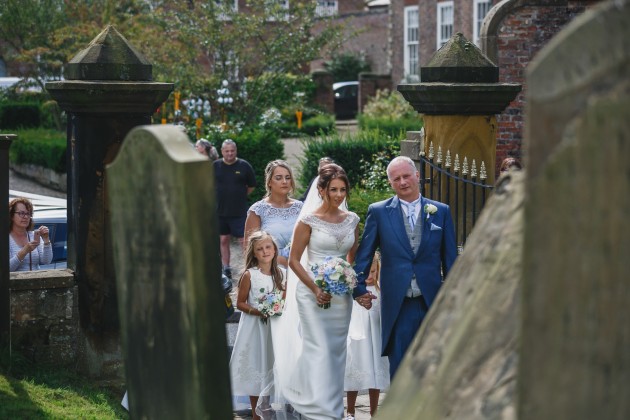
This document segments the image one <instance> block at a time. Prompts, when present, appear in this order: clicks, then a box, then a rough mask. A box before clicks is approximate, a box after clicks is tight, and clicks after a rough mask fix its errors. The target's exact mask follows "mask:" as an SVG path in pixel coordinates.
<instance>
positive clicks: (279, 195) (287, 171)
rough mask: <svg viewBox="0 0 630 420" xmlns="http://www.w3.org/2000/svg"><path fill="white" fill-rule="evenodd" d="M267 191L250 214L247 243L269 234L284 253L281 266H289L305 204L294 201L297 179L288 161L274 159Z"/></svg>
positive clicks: (269, 170)
mask: <svg viewBox="0 0 630 420" xmlns="http://www.w3.org/2000/svg"><path fill="white" fill-rule="evenodd" d="M265 189H266V190H267V194H265V196H264V197H263V198H262V200H260V201H257V202H256V203H254V204H252V206H251V207H250V208H249V210H248V211H247V219H246V220H245V240H244V241H243V243H247V240H248V238H249V235H250V234H251V233H252V232H255V231H257V230H264V231H265V232H268V233H269V234H271V236H272V237H273V239H274V241H275V242H276V245H278V249H279V250H280V252H279V255H278V264H280V265H282V266H284V267H287V265H288V260H287V258H288V256H289V250H290V245H291V235H292V234H293V227H294V226H295V223H296V222H297V218H298V215H299V214H300V210H302V202H301V201H298V200H295V199H293V198H291V194H292V193H293V191H295V180H294V179H293V172H292V171H291V167H290V166H289V164H288V163H287V162H285V161H284V160H272V161H271V162H269V163H268V164H267V167H266V168H265Z"/></svg>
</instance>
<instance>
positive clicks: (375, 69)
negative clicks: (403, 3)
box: [311, 5, 390, 74]
mask: <svg viewBox="0 0 630 420" xmlns="http://www.w3.org/2000/svg"><path fill="white" fill-rule="evenodd" d="M339 7H341V5H339ZM388 21H389V18H388V13H387V10H379V11H373V12H367V11H361V12H358V11H355V13H350V14H345V15H341V14H340V15H339V17H338V18H337V19H336V22H337V23H339V24H341V25H344V26H345V27H346V28H347V29H346V34H347V35H346V37H347V38H348V40H347V41H346V42H344V44H343V46H342V47H341V49H340V51H339V52H340V53H355V54H364V56H365V58H366V60H367V62H368V63H370V66H371V72H372V73H377V74H385V73H389V71H390V66H389V56H388V48H387V34H388ZM356 30H358V31H359V33H358V35H357V36H354V37H350V36H349V35H350V33H351V32H352V31H356ZM313 32H314V33H319V31H318V29H317V27H316V28H315V29H314V31H313ZM325 59H326V58H323V59H320V60H315V61H313V62H311V71H314V70H318V69H323V68H324V61H325Z"/></svg>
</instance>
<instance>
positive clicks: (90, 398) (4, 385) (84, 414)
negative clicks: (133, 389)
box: [0, 354, 129, 419]
mask: <svg viewBox="0 0 630 420" xmlns="http://www.w3.org/2000/svg"><path fill="white" fill-rule="evenodd" d="M117 394H118V393H115V392H113V391H111V390H109V389H104V388H99V387H97V386H96V385H95V384H94V383H93V382H91V381H90V380H88V379H86V378H83V377H80V376H78V375H77V374H75V373H73V372H71V371H70V370H68V369H62V368H51V367H42V366H39V365H34V364H32V363H30V362H28V361H25V360H23V359H21V358H20V357H19V356H15V354H14V355H13V357H12V360H11V363H10V364H9V363H8V357H3V358H2V360H1V361H0V419H70V418H72V419H79V418H80V419H128V418H129V415H128V413H127V411H125V409H124V408H122V407H121V406H120V400H121V396H119V395H117Z"/></svg>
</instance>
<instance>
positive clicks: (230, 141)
mask: <svg viewBox="0 0 630 420" xmlns="http://www.w3.org/2000/svg"><path fill="white" fill-rule="evenodd" d="M230 144H233V145H234V147H236V142H235V141H234V140H232V139H227V140H223V143H221V149H223V146H227V145H230Z"/></svg>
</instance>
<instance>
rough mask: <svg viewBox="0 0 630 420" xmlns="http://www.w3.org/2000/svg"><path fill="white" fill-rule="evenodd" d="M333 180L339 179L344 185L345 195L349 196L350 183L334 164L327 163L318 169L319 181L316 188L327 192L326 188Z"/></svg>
mask: <svg viewBox="0 0 630 420" xmlns="http://www.w3.org/2000/svg"><path fill="white" fill-rule="evenodd" d="M333 179H340V180H342V181H343V183H344V184H346V194H347V195H348V196H350V181H348V175H346V171H344V170H343V168H342V167H341V166H339V165H337V164H336V163H329V164H327V165H324V166H322V167H321V168H319V181H317V187H318V188H320V189H322V190H324V191H328V186H329V185H330V182H331V181H332V180H333Z"/></svg>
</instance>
